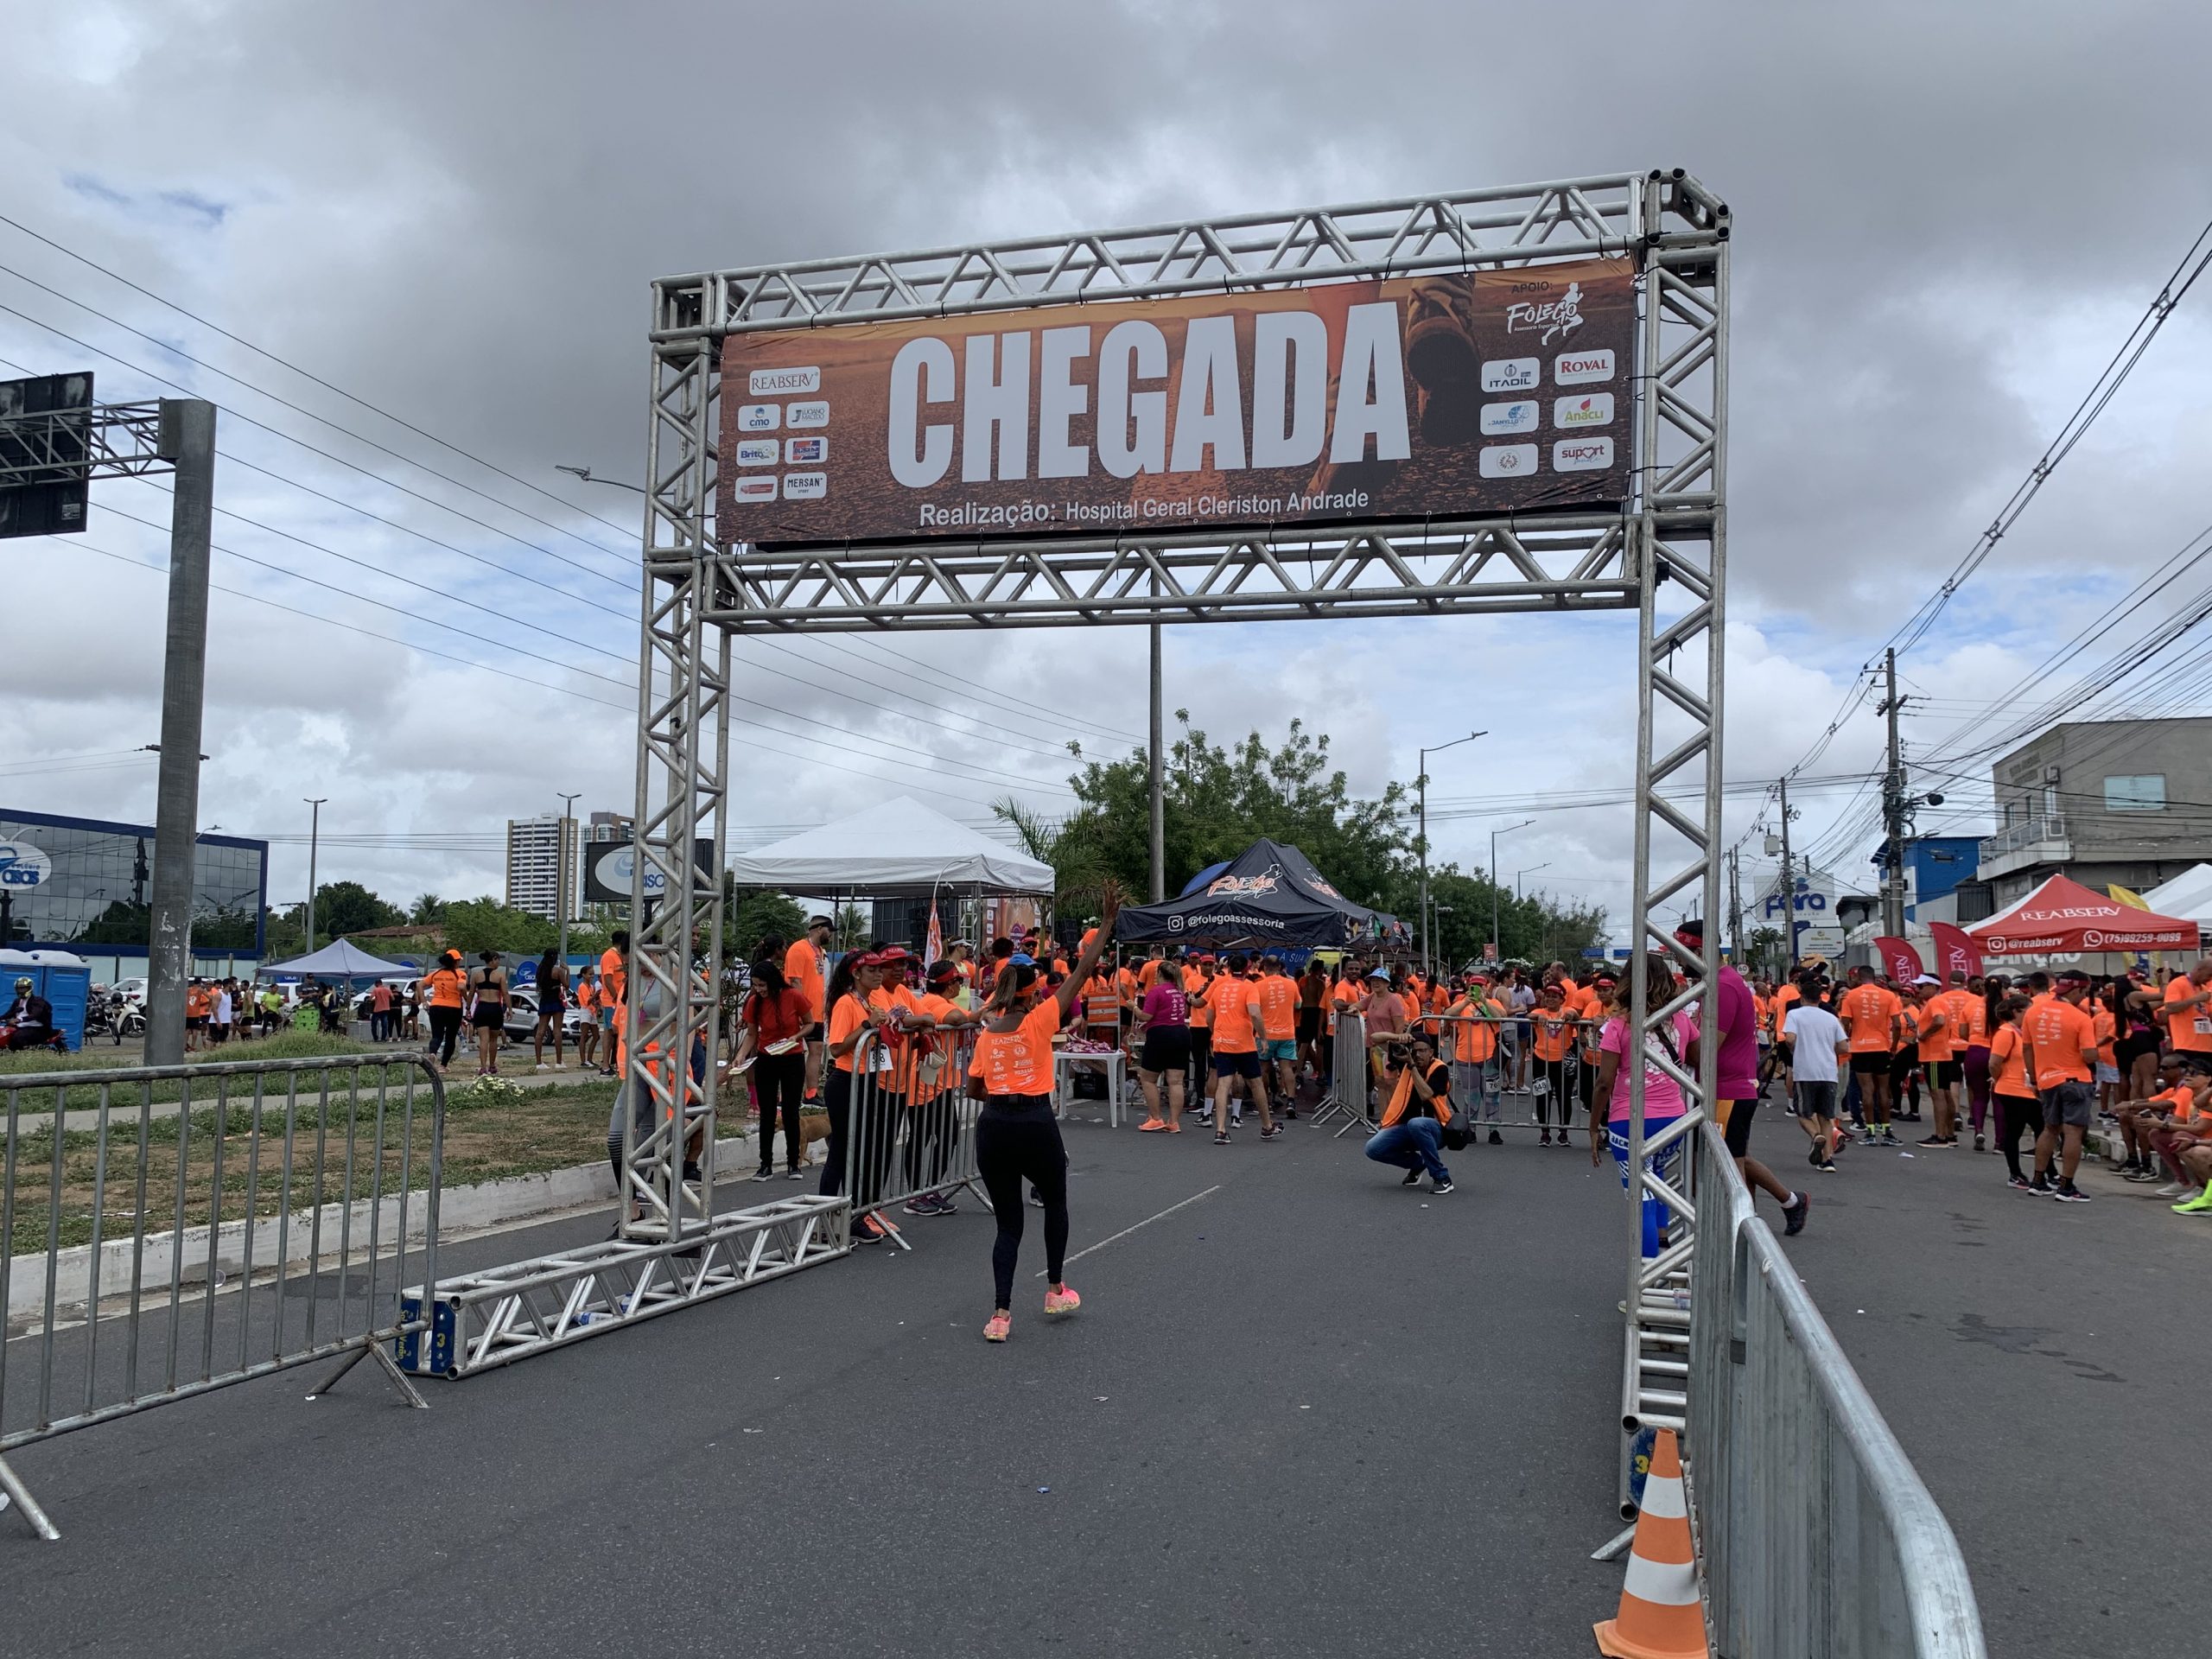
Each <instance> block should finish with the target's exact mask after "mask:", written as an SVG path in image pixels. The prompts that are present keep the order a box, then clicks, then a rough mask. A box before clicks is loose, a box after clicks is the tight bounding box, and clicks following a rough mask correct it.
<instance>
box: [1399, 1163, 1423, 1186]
mask: <svg viewBox="0 0 2212 1659" xmlns="http://www.w3.org/2000/svg"><path fill="white" fill-rule="evenodd" d="M1398 1185H1400V1186H1419V1185H1421V1169H1420V1166H1418V1165H1416V1166H1414V1168H1412V1169H1409V1170H1408V1171H1407V1172H1406V1179H1404V1180H1402V1181H1400V1182H1399V1183H1398Z"/></svg>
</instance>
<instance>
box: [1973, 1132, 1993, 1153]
mask: <svg viewBox="0 0 2212 1659" xmlns="http://www.w3.org/2000/svg"><path fill="white" fill-rule="evenodd" d="M1974 1150H1975V1151H1976V1152H1987V1151H1988V1150H1989V1138H1988V1137H1987V1136H1986V1135H1983V1134H1981V1133H1980V1131H1979V1130H1977V1131H1975V1133H1974Z"/></svg>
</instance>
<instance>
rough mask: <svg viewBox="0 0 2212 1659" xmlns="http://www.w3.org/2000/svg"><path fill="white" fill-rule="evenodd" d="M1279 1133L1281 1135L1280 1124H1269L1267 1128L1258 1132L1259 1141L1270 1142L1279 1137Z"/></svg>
mask: <svg viewBox="0 0 2212 1659" xmlns="http://www.w3.org/2000/svg"><path fill="white" fill-rule="evenodd" d="M1281 1133H1282V1125H1281V1124H1280V1123H1270V1124H1268V1127H1267V1128H1264V1129H1262V1130H1261V1131H1260V1139H1261V1140H1262V1141H1272V1140H1274V1138H1275V1137H1276V1136H1277V1135H1281Z"/></svg>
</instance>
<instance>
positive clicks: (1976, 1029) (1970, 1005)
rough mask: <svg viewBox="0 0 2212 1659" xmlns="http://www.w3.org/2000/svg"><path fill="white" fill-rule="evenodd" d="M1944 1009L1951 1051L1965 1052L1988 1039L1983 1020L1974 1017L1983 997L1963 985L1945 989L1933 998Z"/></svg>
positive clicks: (1944, 1019) (1944, 1021)
mask: <svg viewBox="0 0 2212 1659" xmlns="http://www.w3.org/2000/svg"><path fill="white" fill-rule="evenodd" d="M1931 1000H1932V1001H1935V1002H1936V1005H1937V1006H1938V1007H1941V1008H1942V1010H1943V1025H1944V1027H1945V1034H1946V1035H1948V1037H1949V1038H1950V1039H1951V1052H1952V1053H1954V1054H1963V1053H1965V1052H1967V1049H1969V1048H1971V1047H1973V1046H1974V1045H1975V1044H1977V1043H1980V1042H1982V1041H1984V1040H1985V1039H1986V1037H1985V1033H1983V1032H1982V1031H1981V1029H1980V1025H1981V1022H1980V1020H1976V1019H1975V1018H1974V1010H1975V1009H1976V1008H1978V1007H1980V1006H1981V999H1980V997H1978V996H1976V995H1974V993H1973V992H1972V991H1969V990H1967V989H1966V988H1964V987H1963V986H1961V988H1958V989H1957V990H1953V991H1945V992H1942V994H1941V995H1937V996H1936V997H1935V998H1933V999H1931Z"/></svg>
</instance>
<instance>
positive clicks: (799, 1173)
mask: <svg viewBox="0 0 2212 1659" xmlns="http://www.w3.org/2000/svg"><path fill="white" fill-rule="evenodd" d="M784 1179H785V1180H787V1181H803V1180H804V1179H806V1172H805V1171H804V1170H803V1169H801V1168H800V1167H799V1166H798V1165H797V1164H793V1165H792V1166H791V1167H790V1168H789V1169H787V1170H785V1172H784Z"/></svg>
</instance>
